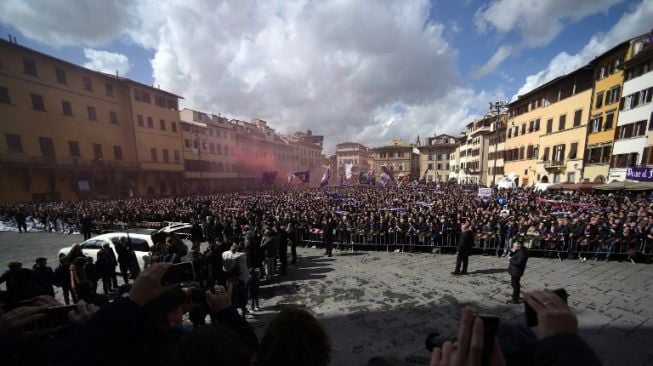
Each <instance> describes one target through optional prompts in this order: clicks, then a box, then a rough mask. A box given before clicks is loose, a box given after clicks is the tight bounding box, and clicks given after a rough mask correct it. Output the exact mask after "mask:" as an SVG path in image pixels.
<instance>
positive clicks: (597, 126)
mask: <svg viewBox="0 0 653 366" xmlns="http://www.w3.org/2000/svg"><path fill="white" fill-rule="evenodd" d="M602 123H603V116H597V117H594V118H592V120H591V121H590V133H596V132H600V131H601V124H602Z"/></svg>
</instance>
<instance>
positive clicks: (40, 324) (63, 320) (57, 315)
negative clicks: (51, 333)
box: [36, 305, 77, 329]
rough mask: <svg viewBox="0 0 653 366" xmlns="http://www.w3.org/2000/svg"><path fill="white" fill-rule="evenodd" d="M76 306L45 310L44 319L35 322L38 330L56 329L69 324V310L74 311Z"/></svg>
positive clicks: (55, 307) (54, 307)
mask: <svg viewBox="0 0 653 366" xmlns="http://www.w3.org/2000/svg"><path fill="white" fill-rule="evenodd" d="M76 309H77V305H64V306H53V307H50V308H47V309H45V311H44V313H45V315H46V317H45V318H43V319H39V320H37V321H36V327H37V328H38V329H47V328H56V327H61V326H64V325H68V324H71V323H72V321H71V320H70V319H69V318H68V313H70V311H71V310H73V311H74V310H76Z"/></svg>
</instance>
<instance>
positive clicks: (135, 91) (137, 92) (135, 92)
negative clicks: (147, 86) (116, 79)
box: [134, 89, 141, 102]
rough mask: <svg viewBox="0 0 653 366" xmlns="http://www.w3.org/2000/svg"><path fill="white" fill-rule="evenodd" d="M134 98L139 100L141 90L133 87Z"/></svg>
mask: <svg viewBox="0 0 653 366" xmlns="http://www.w3.org/2000/svg"><path fill="white" fill-rule="evenodd" d="M134 100H136V101H139V102H140V101H141V91H140V90H138V89H134Z"/></svg>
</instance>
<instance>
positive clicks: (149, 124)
mask: <svg viewBox="0 0 653 366" xmlns="http://www.w3.org/2000/svg"><path fill="white" fill-rule="evenodd" d="M147 128H154V120H153V119H152V117H147Z"/></svg>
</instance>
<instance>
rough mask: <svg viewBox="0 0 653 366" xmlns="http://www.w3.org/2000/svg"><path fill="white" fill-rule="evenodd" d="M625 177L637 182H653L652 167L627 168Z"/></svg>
mask: <svg viewBox="0 0 653 366" xmlns="http://www.w3.org/2000/svg"><path fill="white" fill-rule="evenodd" d="M626 179H630V180H636V181H638V182H653V168H628V169H627V170H626Z"/></svg>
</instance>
